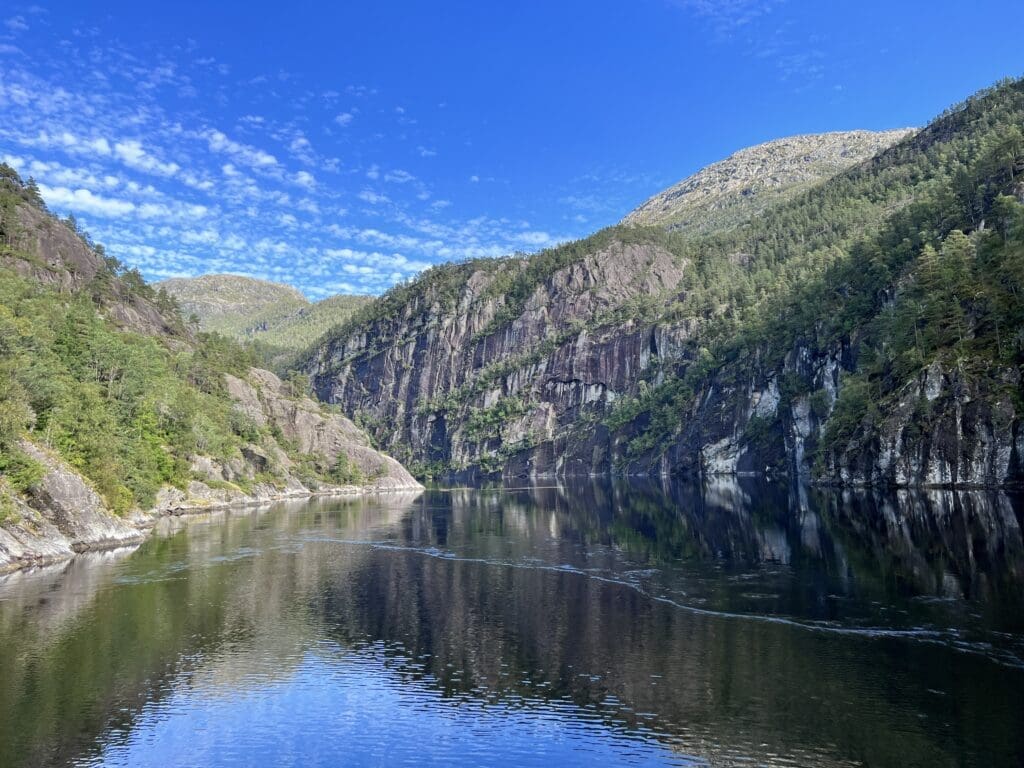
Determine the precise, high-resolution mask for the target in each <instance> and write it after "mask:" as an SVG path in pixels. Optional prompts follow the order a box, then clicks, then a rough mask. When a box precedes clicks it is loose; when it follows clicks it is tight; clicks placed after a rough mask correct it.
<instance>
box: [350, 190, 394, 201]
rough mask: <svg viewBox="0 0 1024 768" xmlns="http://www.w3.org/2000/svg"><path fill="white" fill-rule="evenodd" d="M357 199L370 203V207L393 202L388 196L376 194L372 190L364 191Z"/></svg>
mask: <svg viewBox="0 0 1024 768" xmlns="http://www.w3.org/2000/svg"><path fill="white" fill-rule="evenodd" d="M356 197H358V198H359V199H360V200H362V201H363V202H364V203H369V204H370V205H381V204H383V203H390V202H391V200H390V198H388V196H387V195H382V194H379V193H377V192H374V191H373V190H372V189H364V190H363V191H362V192H360V193H359V194H358V195H356Z"/></svg>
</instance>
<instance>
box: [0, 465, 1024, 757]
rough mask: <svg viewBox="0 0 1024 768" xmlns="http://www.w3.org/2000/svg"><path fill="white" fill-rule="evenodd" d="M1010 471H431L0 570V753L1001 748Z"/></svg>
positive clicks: (1022, 734) (1017, 692) (1021, 547)
mask: <svg viewBox="0 0 1024 768" xmlns="http://www.w3.org/2000/svg"><path fill="white" fill-rule="evenodd" d="M1021 522H1022V509H1021V504H1020V500H1019V499H1017V498H1014V497H1010V496H1007V495H1004V494H981V493H966V492H962V493H952V492H948V493H946V492H943V493H940V492H933V493H928V494H912V493H902V494H899V495H891V496H882V495H870V494H863V493H858V494H842V495H839V494H833V493H824V492H812V491H800V490H793V491H790V490H787V489H785V488H777V487H771V486H765V485H760V484H756V485H755V484H752V485H741V484H736V483H716V484H713V485H710V486H706V487H704V488H695V487H692V486H671V487H667V488H662V487H656V486H648V485H639V484H632V485H602V484H597V485H581V486H575V485H574V486H565V487H558V488H525V489H501V490H452V491H429V492H426V493H424V494H421V495H413V496H384V497H381V498H379V499H373V500H371V499H365V500H354V501H316V502H312V503H296V504H283V505H278V506H274V507H268V508H265V509H255V510H245V511H238V512H233V513H221V514H216V515H211V516H208V517H198V518H189V519H180V520H167V521H164V522H163V523H162V525H161V527H160V530H158V531H157V533H156V535H155V536H154V537H153V538H152V539H150V540H149V541H148V542H146V543H145V544H143V545H142V546H141V547H138V548H137V549H134V550H120V551H116V552H108V553H97V554H90V555H85V556H82V557H80V558H78V559H76V560H75V561H73V562H71V563H69V564H64V565H60V566H54V567H51V568H46V569H40V570H38V571H35V572H30V573H20V574H14V575H12V576H9V577H7V578H6V579H3V580H0V766H23V765H24V766H37V765H81V766H91V765H111V766H218V765H238V766H248V765H294V766H316V765H324V766H333V765H393V764H423V763H434V764H444V765H455V764H463V765H483V764H491V765H494V764H513V765H544V766H554V765H588V766H589V765H712V766H719V765H721V766H733V765H742V766H749V765H767V766H790V765H806V766H845V765H866V766H887V765H893V766H901V767H903V768H905V767H907V766H917V765H920V766H947V765H948V766H961V765H978V766H999V765H1022V764H1024V727H1022V725H1024V597H1022V595H1024V588H1022V585H1024V542H1022V537H1021Z"/></svg>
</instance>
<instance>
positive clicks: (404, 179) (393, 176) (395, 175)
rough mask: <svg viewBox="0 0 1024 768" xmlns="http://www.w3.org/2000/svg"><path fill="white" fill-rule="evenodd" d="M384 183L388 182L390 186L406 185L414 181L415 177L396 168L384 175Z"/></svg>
mask: <svg viewBox="0 0 1024 768" xmlns="http://www.w3.org/2000/svg"><path fill="white" fill-rule="evenodd" d="M384 181H390V182H391V183H392V184H408V183H409V182H410V181H416V177H415V176H413V175H412V174H411V173H409V172H408V171H403V170H402V169H400V168H397V169H395V170H393V171H388V172H387V173H385V174H384Z"/></svg>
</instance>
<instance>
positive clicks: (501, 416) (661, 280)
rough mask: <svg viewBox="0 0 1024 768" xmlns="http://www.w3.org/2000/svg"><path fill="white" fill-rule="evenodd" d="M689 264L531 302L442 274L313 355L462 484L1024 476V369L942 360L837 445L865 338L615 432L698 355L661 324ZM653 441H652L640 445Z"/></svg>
mask: <svg viewBox="0 0 1024 768" xmlns="http://www.w3.org/2000/svg"><path fill="white" fill-rule="evenodd" d="M687 269H688V265H687V264H686V263H685V262H677V261H676V260H674V258H673V257H672V255H671V254H669V253H668V252H664V251H661V250H660V249H659V248H658V247H657V246H642V245H626V244H622V243H617V244H613V245H612V246H609V247H606V248H604V249H603V250H601V251H600V252H597V253H593V254H589V255H586V256H585V257H583V258H581V259H580V260H579V261H578V262H576V263H574V264H571V265H569V266H567V267H564V268H563V269H560V270H558V271H557V272H555V273H554V274H553V275H552V276H550V277H549V278H548V279H546V280H545V281H544V282H543V283H542V284H540V285H539V286H538V287H537V288H536V290H535V291H534V292H533V294H532V295H531V296H530V297H529V298H528V300H527V301H525V302H524V303H522V304H521V305H516V306H515V312H513V313H510V312H509V307H510V306H512V305H510V302H509V301H508V300H507V298H506V297H505V296H504V295H502V294H501V293H500V292H496V291H494V290H491V287H492V286H493V285H494V283H495V282H496V281H498V280H500V272H496V271H495V270H493V269H488V268H478V269H474V270H472V271H469V270H467V272H466V274H465V276H464V279H463V280H462V281H461V283H460V285H461V288H460V291H459V294H458V295H457V296H456V297H455V299H454V300H451V299H450V298H449V300H448V302H447V303H444V302H443V301H442V297H441V296H439V295H436V294H435V293H432V289H431V287H430V286H429V285H428V286H427V287H426V288H425V289H424V290H423V291H422V292H421V293H417V294H416V295H415V298H414V300H413V301H410V302H408V303H406V304H404V305H402V306H401V307H400V308H399V310H398V311H397V312H394V313H391V314H389V315H387V316H385V317H381V318H377V319H375V320H374V321H373V322H372V323H369V324H368V325H365V326H357V327H356V328H355V329H354V330H351V331H350V332H349V333H346V334H342V335H340V336H338V337H336V338H335V339H334V340H333V341H331V342H330V343H328V344H326V345H325V346H324V347H322V348H321V349H320V350H319V352H318V354H317V355H316V356H315V357H314V358H312V359H311V360H310V362H309V369H308V372H309V373H310V374H311V376H312V381H313V383H314V387H315V389H316V390H317V392H318V394H319V396H320V398H321V399H322V400H325V401H327V402H334V403H337V404H339V405H340V406H341V407H342V408H343V409H344V410H345V411H346V412H348V413H352V414H359V419H360V420H361V422H362V423H364V424H366V425H367V426H368V428H369V429H370V431H371V432H372V433H373V434H374V437H375V438H376V439H377V441H378V444H380V445H382V446H383V447H384V448H385V449H386V450H388V451H390V452H392V453H394V454H395V455H396V456H397V457H398V458H399V459H401V460H402V461H403V463H405V464H407V465H409V466H413V467H416V468H419V469H421V470H423V471H434V472H435V473H437V474H441V475H447V476H450V477H455V478H469V479H472V478H474V477H479V476H485V475H495V474H498V473H500V474H502V475H505V476H506V477H534V478H542V477H562V476H581V475H601V474H609V473H610V474H626V475H662V476H668V475H692V474H701V475H716V474H721V475H735V474H741V475H742V474H766V473H767V474H786V475H790V476H794V477H802V478H806V479H814V480H817V481H820V482H828V483H841V484H848V485H858V484H863V485H871V484H879V485H902V486H907V485H942V486H1007V485H1015V484H1018V483H1021V482H1022V481H1024V471H1022V457H1024V443H1022V432H1024V430H1022V427H1021V414H1020V412H1019V410H1018V409H1017V406H1015V402H1016V401H1015V399H1014V398H1013V397H1012V396H1010V393H1012V392H1014V391H1019V389H1020V381H1019V379H1020V373H1019V371H1017V370H1015V369H1011V368H1007V369H1000V370H992V371H988V372H986V373H985V374H984V376H982V377H978V378H968V377H966V376H965V375H964V374H962V373H959V372H957V371H954V370H946V369H944V368H942V367H941V366H933V367H932V368H931V369H928V370H927V371H925V372H923V373H922V374H921V375H920V377H919V378H918V379H917V380H915V381H913V382H911V383H909V384H908V385H907V388H906V391H905V392H904V393H903V395H902V396H901V399H900V401H899V402H897V403H887V404H886V405H885V409H884V410H885V418H884V420H883V421H882V422H881V423H880V424H876V425H874V427H873V428H872V429H871V430H870V431H865V430H864V429H862V430H861V431H860V432H858V433H857V434H856V435H855V436H854V437H853V438H852V439H851V440H849V441H848V442H846V443H845V444H844V445H843V446H841V447H839V448H829V449H828V450H825V449H824V448H823V447H822V440H823V436H824V434H825V431H826V425H827V422H828V419H829V417H830V416H831V415H832V412H833V408H834V405H835V402H836V398H837V397H838V395H839V392H840V390H841V389H842V387H843V386H844V379H845V375H846V374H848V373H850V372H853V371H854V370H855V369H856V364H857V358H858V354H859V343H858V341H857V337H856V333H854V334H853V335H851V336H848V337H846V338H845V339H843V340H840V341H838V342H833V341H828V340H825V339H816V338H815V337H814V336H813V334H812V335H811V336H809V337H808V338H805V339H803V340H801V341H798V342H797V343H796V344H795V345H794V346H793V348H792V349H790V350H789V352H788V353H787V354H786V355H785V358H784V359H783V360H782V361H781V362H773V363H767V362H764V361H763V360H762V357H763V356H762V355H759V354H755V355H754V356H753V358H751V359H747V360H744V361H742V363H737V364H733V365H728V366H726V367H725V368H724V369H722V370H721V371H719V372H717V373H716V374H715V375H713V376H711V377H710V378H708V379H707V380H706V381H705V382H704V383H703V384H702V385H701V388H700V389H699V390H698V391H696V392H695V393H694V394H693V398H692V405H691V406H690V410H689V411H687V412H685V413H681V414H680V420H679V423H678V424H676V425H671V426H672V427H673V434H672V436H671V438H670V440H669V442H668V444H667V445H666V444H664V443H661V444H659V445H657V446H650V447H644V442H643V439H642V438H643V436H644V434H645V431H646V430H648V428H649V424H648V423H647V422H646V421H645V417H644V416H641V417H639V418H638V419H637V420H635V421H632V422H630V423H627V424H624V425H619V426H616V427H615V428H613V427H611V426H609V423H610V419H609V417H610V416H612V414H613V413H614V412H615V408H616V406H617V404H620V403H621V402H622V401H623V399H624V398H633V397H638V396H640V395H642V394H643V393H645V392H646V391H648V390H649V389H650V388H652V387H656V386H657V385H658V384H659V383H661V382H663V381H664V380H665V376H666V371H673V370H674V371H679V370H683V371H685V370H686V369H687V368H688V367H689V366H692V365H694V364H695V363H696V362H697V361H696V360H695V359H694V357H693V356H694V354H695V350H698V354H699V342H700V327H699V325H698V324H697V323H696V322H695V321H692V320H686V319H683V320H679V321H666V320H660V321H654V322H645V321H644V319H643V313H642V311H636V309H635V308H636V307H637V306H638V305H639V304H640V303H641V302H642V301H643V300H644V299H645V297H646V298H647V299H649V300H651V301H656V302H658V303H660V304H665V303H670V302H672V301H673V300H674V298H675V297H677V296H679V295H682V294H683V293H684V291H685V288H684V287H683V284H684V283H685V276H686V274H687ZM637 446H639V448H638V447H637Z"/></svg>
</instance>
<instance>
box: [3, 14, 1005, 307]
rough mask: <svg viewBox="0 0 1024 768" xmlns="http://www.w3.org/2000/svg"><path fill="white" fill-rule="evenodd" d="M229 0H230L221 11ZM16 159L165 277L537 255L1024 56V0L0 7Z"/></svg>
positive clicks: (978, 81) (374, 272) (304, 284)
mask: <svg viewBox="0 0 1024 768" xmlns="http://www.w3.org/2000/svg"><path fill="white" fill-rule="evenodd" d="M213 6H216V7H213ZM0 16H2V18H0V158H2V159H4V160H5V161H6V162H8V163H10V164H12V165H14V166H15V167H16V168H17V169H18V170H19V171H20V172H21V173H22V175H23V176H28V175H32V176H34V177H35V178H36V179H37V180H38V181H39V183H40V185H41V187H42V190H43V194H44V197H45V198H46V200H47V202H48V203H49V205H50V206H51V208H52V209H53V210H55V211H57V212H59V213H61V214H65V213H68V212H73V213H74V214H75V215H76V217H77V218H78V219H79V220H80V221H81V222H82V223H83V225H84V226H85V228H86V229H88V230H89V231H90V232H91V233H92V234H93V236H94V237H95V239H97V240H98V241H100V242H103V243H104V244H106V245H107V247H108V250H110V251H111V252H113V253H114V254H116V255H117V256H119V257H120V258H121V259H122V260H124V261H125V262H127V263H129V264H131V265H134V266H137V267H139V269H140V270H141V271H142V272H143V274H144V275H145V276H146V277H147V278H149V279H160V278H163V277H170V276H184V275H196V274H203V273H208V272H233V273H238V274H247V275H252V276H254V277H262V278H266V279H271V280H276V281H279V282H287V283H291V284H293V285H296V286H298V287H299V288H301V289H302V290H303V291H304V292H305V293H306V294H307V295H308V296H310V297H311V298H319V297H323V296H327V295H330V294H333V293H379V292H381V291H383V290H386V289H387V288H388V287H389V286H391V285H393V284H394V283H396V282H398V281H402V280H406V279H408V278H410V277H412V276H413V275H415V274H416V273H417V272H419V271H420V270H422V269H424V268H426V267H428V266H429V265H431V264H434V263H438V262H442V261H449V260H459V259H463V258H467V257H472V256H497V255H502V254H505V253H509V252H513V251H525V252H532V251H535V250H538V249H540V248H544V247H547V246H550V245H552V244H554V243H557V242H559V241H561V240H565V239H570V238H576V237H580V236H583V235H586V234H588V233H590V232H592V231H594V230H596V229H599V228H601V227H603V226H606V225H608V224H612V223H614V222H616V221H618V220H619V219H620V218H621V217H622V216H623V215H624V214H625V213H627V212H628V211H629V210H630V209H632V208H633V207H635V206H636V205H637V204H639V203H640V202H642V201H643V200H644V199H646V198H647V197H648V196H650V195H651V194H653V193H655V192H657V191H659V190H661V189H663V188H664V187H666V186H668V185H670V184H672V183H674V182H675V181H677V180H679V179H681V178H683V177H685V176H687V175H689V174H690V173H692V172H694V171H696V170H698V169H699V168H701V167H702V166H704V165H706V164H708V163H709V162H713V161H715V160H718V159H721V158H722V157H725V156H727V155H728V154H730V153H731V152H733V151H735V150H737V149H740V148H742V147H745V146H749V145H751V144H756V143H758V142H761V141H765V140H768V139H772V138H777V137H779V136H785V135H791V134H796V133H810V132H817V131H825V130H840V129H853V128H869V129H883V128H895V127H904V126H911V125H921V124H923V123H925V122H926V121H927V120H929V119H930V118H932V117H933V116H935V115H936V114H938V113H939V112H941V111H942V110H943V109H944V108H945V107H947V106H949V105H950V104H952V103H954V102H956V101H959V100H961V99H962V98H964V97H966V96H967V95H969V94H970V93H972V92H973V91H975V90H977V89H978V88H981V87H984V86H986V85H990V84H991V83H992V82H994V81H995V80H997V79H999V78H1002V77H1005V76H1011V75H1012V76H1019V75H1021V74H1024V55H1022V54H1021V51H1020V44H1019V34H1018V32H1019V30H1021V29H1024V3H1021V2H1019V0H1017V1H1016V2H1008V1H1007V2H992V1H986V0H980V1H979V2H973V3H965V2H948V1H944V0H937V1H935V2H892V1H891V0H889V1H888V2H874V1H873V0H861V1H859V2H846V1H844V0H837V1H836V2H831V1H830V2H824V1H823V0H816V1H815V2H803V1H802V0H719V1H717V2H716V1H715V0H631V1H629V2H627V1H625V0H623V1H621V2H607V1H602V0H588V1H587V2H583V1H582V0H568V1H566V2H556V1H555V0H548V2H539V1H538V2H533V1H532V0H525V1H524V2H518V3H497V2H481V1H480V0H476V1H475V2H461V1H460V2H446V1H444V0H438V2H434V3H425V2H394V1H392V0H376V1H375V2H361V3H352V2H337V3H308V2H302V1H301V0H299V1H295V2H289V3H280V2H277V3H261V2H248V3H244V4H243V3H206V2H203V3H199V2H188V1H185V2H176V3H159V4H158V3H142V2H138V0H136V1H135V2H131V3H129V2H108V3H100V2H95V3H80V2H75V3H71V2H65V3H46V2H42V3H38V4H24V5H19V4H17V3H14V4H11V3H4V10H3V11H0Z"/></svg>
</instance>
